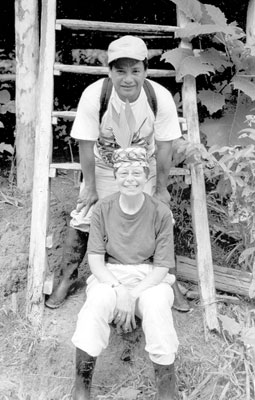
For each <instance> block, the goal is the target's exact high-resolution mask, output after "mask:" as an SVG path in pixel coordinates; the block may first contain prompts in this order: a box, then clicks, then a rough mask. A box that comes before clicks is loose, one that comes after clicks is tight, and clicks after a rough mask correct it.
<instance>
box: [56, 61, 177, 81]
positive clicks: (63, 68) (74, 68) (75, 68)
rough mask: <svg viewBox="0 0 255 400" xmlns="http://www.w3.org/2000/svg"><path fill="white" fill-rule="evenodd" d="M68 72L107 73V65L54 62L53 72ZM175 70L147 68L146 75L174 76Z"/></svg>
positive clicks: (158, 76)
mask: <svg viewBox="0 0 255 400" xmlns="http://www.w3.org/2000/svg"><path fill="white" fill-rule="evenodd" d="M59 71H60V72H68V73H72V74H87V75H105V76H107V75H108V72H109V68H108V67H96V66H94V67H93V66H88V65H67V64H61V63H55V64H54V73H55V74H58V72H59ZM175 75H176V73H175V71H173V70H172V71H171V70H168V69H148V76H150V77H153V78H166V77H167V78H170V77H175Z"/></svg>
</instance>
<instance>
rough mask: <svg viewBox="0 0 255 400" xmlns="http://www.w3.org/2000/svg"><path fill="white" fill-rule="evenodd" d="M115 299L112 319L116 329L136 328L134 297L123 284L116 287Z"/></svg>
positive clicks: (130, 329) (126, 330) (127, 330)
mask: <svg viewBox="0 0 255 400" xmlns="http://www.w3.org/2000/svg"><path fill="white" fill-rule="evenodd" d="M115 290H116V295H117V301H116V307H115V311H114V317H113V321H114V323H115V324H116V326H117V331H118V332H120V331H121V330H123V332H125V333H126V332H131V331H132V330H133V329H135V328H136V322H135V299H134V298H133V297H132V296H131V294H130V292H129V291H128V290H127V288H126V287H125V286H124V285H120V286H118V287H117V288H116V289H115Z"/></svg>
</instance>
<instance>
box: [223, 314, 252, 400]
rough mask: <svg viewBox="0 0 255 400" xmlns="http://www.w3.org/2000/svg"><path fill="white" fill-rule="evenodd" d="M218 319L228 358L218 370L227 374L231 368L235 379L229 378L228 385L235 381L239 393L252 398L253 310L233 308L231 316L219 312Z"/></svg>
mask: <svg viewBox="0 0 255 400" xmlns="http://www.w3.org/2000/svg"><path fill="white" fill-rule="evenodd" d="M219 320H220V323H221V329H222V334H223V337H224V338H225V341H226V343H227V349H226V352H225V356H226V357H227V359H228V360H227V361H228V366H226V365H224V368H222V366H220V370H224V371H225V374H226V376H227V375H228V374H229V372H230V369H232V371H231V375H232V377H233V378H235V379H231V380H229V382H231V383H230V385H231V386H232V385H233V384H234V382H236V383H237V384H238V387H239V389H240V394H241V393H243V394H245V398H246V399H252V398H254V396H255V387H254V373H255V370H254V366H255V319H254V310H241V309H234V310H233V315H232V316H231V317H229V316H228V315H221V314H219ZM226 367H227V368H226ZM230 385H228V386H230ZM227 390H228V391H229V390H231V387H228V389H227ZM224 398H225V397H224Z"/></svg>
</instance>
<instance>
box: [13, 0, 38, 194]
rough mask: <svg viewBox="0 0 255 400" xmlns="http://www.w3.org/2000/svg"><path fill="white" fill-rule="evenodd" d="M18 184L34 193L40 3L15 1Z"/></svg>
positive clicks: (22, 0)
mask: <svg viewBox="0 0 255 400" xmlns="http://www.w3.org/2000/svg"><path fill="white" fill-rule="evenodd" d="M15 53H16V96H15V111H16V135H15V136H16V140H15V145H16V165H17V187H18V189H19V190H21V191H22V192H23V193H25V192H26V193H28V192H31V190H32V186H33V169H34V146H35V140H34V133H35V124H36V119H35V115H36V95H37V92H36V83H37V77H38V65H39V20H38V4H37V2H34V0H20V1H19V2H15Z"/></svg>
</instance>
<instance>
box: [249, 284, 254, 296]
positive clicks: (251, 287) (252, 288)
mask: <svg viewBox="0 0 255 400" xmlns="http://www.w3.org/2000/svg"><path fill="white" fill-rule="evenodd" d="M249 297H250V299H254V297H255V280H254V279H252V281H251V284H250V287H249Z"/></svg>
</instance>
